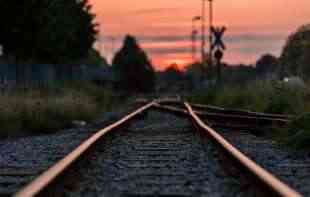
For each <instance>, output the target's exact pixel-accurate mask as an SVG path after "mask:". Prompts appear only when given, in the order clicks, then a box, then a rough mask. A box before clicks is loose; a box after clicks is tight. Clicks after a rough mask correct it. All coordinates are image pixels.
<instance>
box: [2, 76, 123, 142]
mask: <svg viewBox="0 0 310 197" xmlns="http://www.w3.org/2000/svg"><path fill="white" fill-rule="evenodd" d="M115 102H117V99H115V98H114V97H113V94H112V92H111V90H102V89H101V88H99V87H97V86H95V85H93V84H90V83H82V82H80V83H75V84H68V85H66V86H65V87H64V88H61V89H57V90H55V89H52V90H40V89H33V90H28V91H26V92H21V91H17V90H16V91H12V92H8V93H2V94H0V125H1V126H0V138H1V137H7V136H14V135H18V133H19V132H20V131H28V132H32V133H37V134H44V133H47V132H55V131H57V130H59V129H62V128H67V127H70V126H71V123H72V121H73V120H83V121H88V122H89V121H92V120H93V119H95V118H96V117H97V116H98V115H99V114H100V113H102V112H103V111H105V110H108V109H109V108H110V107H111V106H112V105H113V104H114V103H115Z"/></svg>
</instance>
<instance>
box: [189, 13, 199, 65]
mask: <svg viewBox="0 0 310 197" xmlns="http://www.w3.org/2000/svg"><path fill="white" fill-rule="evenodd" d="M198 20H201V17H200V16H195V17H193V18H192V33H191V39H192V61H193V62H196V61H197V58H196V52H197V48H196V40H197V34H198V31H197V29H196V25H195V22H196V21H198Z"/></svg>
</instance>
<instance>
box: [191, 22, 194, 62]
mask: <svg viewBox="0 0 310 197" xmlns="http://www.w3.org/2000/svg"><path fill="white" fill-rule="evenodd" d="M191 39H192V61H193V62H194V61H195V35H194V18H193V19H192V33H191Z"/></svg>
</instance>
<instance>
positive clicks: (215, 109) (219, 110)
mask: <svg viewBox="0 0 310 197" xmlns="http://www.w3.org/2000/svg"><path fill="white" fill-rule="evenodd" d="M144 102H146V100H144ZM159 103H160V104H177V105H182V106H183V102H182V101H181V100H180V99H174V98H170V99H164V100H162V101H161V102H159ZM188 103H189V104H190V105H191V106H192V108H196V109H202V110H203V112H207V113H220V114H226V115H240V116H249V117H258V118H270V119H281V120H290V119H294V118H295V116H294V115H284V114H270V113H261V112H254V111H249V110H244V109H229V108H222V107H218V106H213V105H204V104H197V103H191V102H188Z"/></svg>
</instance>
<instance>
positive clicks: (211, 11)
mask: <svg viewBox="0 0 310 197" xmlns="http://www.w3.org/2000/svg"><path fill="white" fill-rule="evenodd" d="M212 27H213V0H209V62H210V66H211V67H212V65H213V60H212V59H213V49H212V42H213V38H212Z"/></svg>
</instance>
